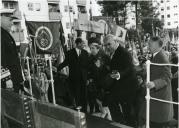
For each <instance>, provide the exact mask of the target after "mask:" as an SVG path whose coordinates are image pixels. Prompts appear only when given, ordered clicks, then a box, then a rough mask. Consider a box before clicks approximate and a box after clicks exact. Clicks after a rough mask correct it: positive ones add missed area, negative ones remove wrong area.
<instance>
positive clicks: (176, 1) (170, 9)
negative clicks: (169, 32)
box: [155, 0, 179, 29]
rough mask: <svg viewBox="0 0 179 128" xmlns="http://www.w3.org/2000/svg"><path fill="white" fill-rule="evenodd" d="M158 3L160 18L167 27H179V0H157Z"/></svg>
mask: <svg viewBox="0 0 179 128" xmlns="http://www.w3.org/2000/svg"><path fill="white" fill-rule="evenodd" d="M155 2H157V4H158V12H159V18H160V19H161V20H163V22H164V28H165V29H176V28H177V27H179V0H155Z"/></svg>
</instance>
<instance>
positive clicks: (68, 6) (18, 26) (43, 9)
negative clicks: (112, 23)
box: [0, 0, 89, 45]
mask: <svg viewBox="0 0 179 128" xmlns="http://www.w3.org/2000/svg"><path fill="white" fill-rule="evenodd" d="M88 2H89V1H88ZM86 5H87V0H2V1H0V7H1V9H6V11H8V13H7V15H12V14H13V13H14V11H15V13H18V15H19V19H18V20H13V22H14V25H13V26H12V30H11V34H12V36H13V37H14V39H15V41H16V43H17V45H19V44H20V43H27V42H28V40H27V37H28V35H27V28H26V25H25V20H26V21H59V20H61V21H62V25H63V29H64V34H65V37H66V38H67V37H68V34H70V33H71V32H72V28H73V23H74V21H75V20H77V19H89V16H88V15H89V10H88V11H87V8H86Z"/></svg>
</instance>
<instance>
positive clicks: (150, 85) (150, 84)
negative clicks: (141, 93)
mask: <svg viewBox="0 0 179 128" xmlns="http://www.w3.org/2000/svg"><path fill="white" fill-rule="evenodd" d="M146 86H147V88H149V89H152V88H154V87H155V83H154V82H152V81H150V82H148V83H146Z"/></svg>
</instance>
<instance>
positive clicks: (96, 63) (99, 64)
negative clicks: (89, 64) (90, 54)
mask: <svg viewBox="0 0 179 128" xmlns="http://www.w3.org/2000/svg"><path fill="white" fill-rule="evenodd" d="M95 65H96V67H98V68H99V67H100V66H101V62H100V60H97V61H96V62H95Z"/></svg>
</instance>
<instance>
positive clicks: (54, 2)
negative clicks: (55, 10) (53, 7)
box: [47, 0, 60, 4]
mask: <svg viewBox="0 0 179 128" xmlns="http://www.w3.org/2000/svg"><path fill="white" fill-rule="evenodd" d="M47 2H48V3H53V4H59V2H60V0H47Z"/></svg>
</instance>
